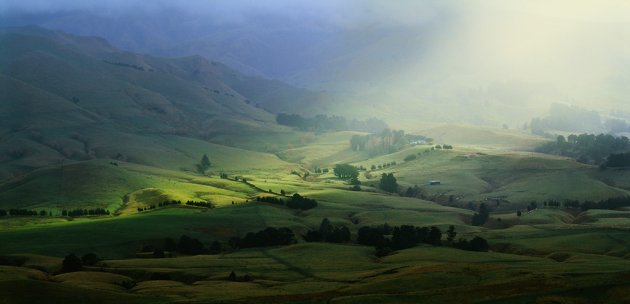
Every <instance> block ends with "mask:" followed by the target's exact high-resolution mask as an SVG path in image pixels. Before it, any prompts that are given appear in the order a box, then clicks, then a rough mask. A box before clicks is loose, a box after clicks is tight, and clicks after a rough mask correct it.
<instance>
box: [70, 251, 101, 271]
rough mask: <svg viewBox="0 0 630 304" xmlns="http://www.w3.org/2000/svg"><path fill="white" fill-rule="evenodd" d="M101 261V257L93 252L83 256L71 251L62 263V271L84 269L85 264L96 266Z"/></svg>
mask: <svg viewBox="0 0 630 304" xmlns="http://www.w3.org/2000/svg"><path fill="white" fill-rule="evenodd" d="M100 261H101V258H99V257H98V256H97V255H96V254H94V253H92V252H90V253H86V254H84V255H83V256H82V257H81V258H79V257H78V256H77V255H75V254H74V253H71V254H68V255H67V256H66V257H65V258H64V259H63V262H62V263H61V272H62V273H66V272H76V271H81V270H83V266H94V265H96V263H98V262H100Z"/></svg>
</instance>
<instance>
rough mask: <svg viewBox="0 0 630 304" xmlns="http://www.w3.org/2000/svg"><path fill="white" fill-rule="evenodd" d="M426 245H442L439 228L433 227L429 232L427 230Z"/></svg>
mask: <svg viewBox="0 0 630 304" xmlns="http://www.w3.org/2000/svg"><path fill="white" fill-rule="evenodd" d="M427 243H429V244H431V245H433V246H440V245H442V231H440V228H438V227H435V226H433V227H431V230H429V237H428V239H427Z"/></svg>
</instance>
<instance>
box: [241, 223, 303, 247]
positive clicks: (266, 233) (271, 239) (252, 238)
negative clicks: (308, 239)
mask: <svg viewBox="0 0 630 304" xmlns="http://www.w3.org/2000/svg"><path fill="white" fill-rule="evenodd" d="M293 243H295V235H294V234H293V231H291V229H289V228H285V227H281V228H274V227H267V228H265V229H264V230H261V231H258V232H249V233H247V234H246V235H245V237H243V238H242V239H241V238H238V237H233V238H231V239H230V244H231V246H232V247H233V248H255V247H271V246H283V245H290V244H293Z"/></svg>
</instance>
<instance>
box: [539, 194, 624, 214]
mask: <svg viewBox="0 0 630 304" xmlns="http://www.w3.org/2000/svg"><path fill="white" fill-rule="evenodd" d="M543 205H544V206H545V207H549V208H560V207H564V208H567V209H581V210H582V211H587V210H590V209H607V210H616V209H620V208H626V207H630V197H629V196H622V197H613V198H608V199H605V200H601V201H599V202H594V201H584V202H580V201H578V200H564V201H562V202H560V201H557V200H549V201H544V202H543Z"/></svg>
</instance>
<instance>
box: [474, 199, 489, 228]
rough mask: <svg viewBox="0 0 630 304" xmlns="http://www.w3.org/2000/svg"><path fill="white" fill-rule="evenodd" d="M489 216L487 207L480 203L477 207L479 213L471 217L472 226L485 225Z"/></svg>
mask: <svg viewBox="0 0 630 304" xmlns="http://www.w3.org/2000/svg"><path fill="white" fill-rule="evenodd" d="M489 216H490V210H489V209H488V205H486V204H485V203H481V205H479V213H475V214H474V215H473V217H472V225H473V226H481V225H483V224H485V223H486V221H487V220H488V217H489Z"/></svg>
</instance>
